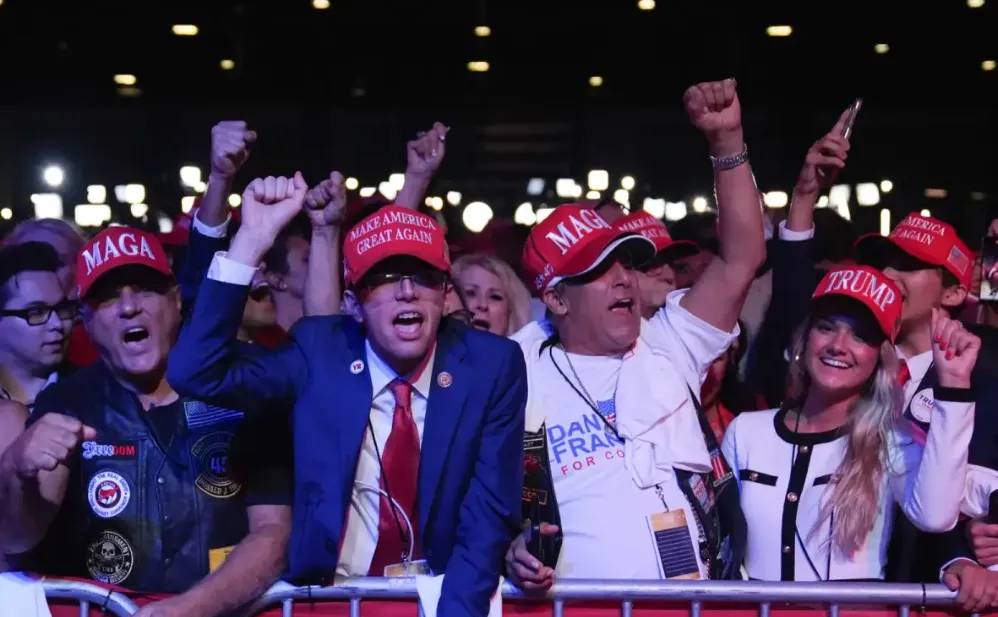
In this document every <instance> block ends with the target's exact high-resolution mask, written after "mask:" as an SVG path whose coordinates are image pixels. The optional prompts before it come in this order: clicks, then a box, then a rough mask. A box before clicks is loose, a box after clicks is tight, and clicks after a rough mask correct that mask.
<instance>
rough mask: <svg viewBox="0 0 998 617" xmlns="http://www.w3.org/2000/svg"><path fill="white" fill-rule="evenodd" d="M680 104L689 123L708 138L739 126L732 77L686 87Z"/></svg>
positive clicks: (738, 110)
mask: <svg viewBox="0 0 998 617" xmlns="http://www.w3.org/2000/svg"><path fill="white" fill-rule="evenodd" d="M683 103H684V104H685V106H686V113H687V114H689V116H690V121H691V122H692V123H693V126H695V127H697V128H698V129H700V130H701V131H703V133H704V134H705V135H707V136H708V138H709V137H713V136H716V135H718V134H721V133H730V132H735V131H739V130H741V128H742V108H741V106H740V105H739V104H738V94H737V93H736V92H735V80H734V79H725V80H724V81H711V82H704V83H699V84H697V85H695V86H690V88H689V89H687V90H686V93H685V94H684V95H683ZM732 154H737V153H732Z"/></svg>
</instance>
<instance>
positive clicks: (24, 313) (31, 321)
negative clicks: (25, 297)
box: [0, 300, 80, 326]
mask: <svg viewBox="0 0 998 617" xmlns="http://www.w3.org/2000/svg"><path fill="white" fill-rule="evenodd" d="M52 313H55V314H56V315H58V316H59V319H61V320H63V321H72V320H74V319H76V316H77V315H79V314H80V303H79V302H77V301H75V300H66V301H64V302H60V303H59V304H56V305H55V306H47V305H37V306H29V307H28V308H23V309H4V310H0V317H20V318H21V319H23V320H24V321H26V322H28V325H29V326H43V325H45V324H46V323H48V321H49V319H51V318H52Z"/></svg>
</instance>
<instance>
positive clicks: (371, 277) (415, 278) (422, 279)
mask: <svg viewBox="0 0 998 617" xmlns="http://www.w3.org/2000/svg"><path fill="white" fill-rule="evenodd" d="M406 279H408V280H409V282H411V283H412V284H413V285H418V286H419V287H424V288H426V289H440V288H442V287H443V286H444V284H445V283H446V282H447V274H446V273H444V272H440V271H439V270H420V271H418V272H412V273H409V274H400V273H398V272H375V273H372V274H368V275H367V276H365V277H364V279H363V280H362V281H360V283H359V284H358V285H357V286H358V287H360V288H362V289H367V290H371V289H375V288H378V287H381V286H383V285H395V284H399V283H401V282H402V281H404V280H406Z"/></svg>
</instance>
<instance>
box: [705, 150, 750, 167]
mask: <svg viewBox="0 0 998 617" xmlns="http://www.w3.org/2000/svg"><path fill="white" fill-rule="evenodd" d="M747 161H748V145H743V146H742V151H741V152H739V153H738V154H732V155H731V156H721V157H713V156H712V157H710V162H711V164H712V165H713V166H714V170H715V171H728V170H729V169H734V168H735V167H738V166H739V165H744V164H745V163H746V162H747Z"/></svg>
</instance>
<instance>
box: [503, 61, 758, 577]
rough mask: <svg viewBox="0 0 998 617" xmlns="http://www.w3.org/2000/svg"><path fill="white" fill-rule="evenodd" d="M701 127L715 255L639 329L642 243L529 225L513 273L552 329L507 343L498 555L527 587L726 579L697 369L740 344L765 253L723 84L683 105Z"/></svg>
mask: <svg viewBox="0 0 998 617" xmlns="http://www.w3.org/2000/svg"><path fill="white" fill-rule="evenodd" d="M685 102H686V107H687V111H688V113H689V115H690V118H691V120H692V122H693V124H694V125H695V126H696V127H697V128H699V129H700V130H701V131H703V132H704V134H705V136H706V137H707V139H708V143H709V145H710V153H711V160H712V162H713V166H714V171H715V183H716V188H717V201H718V204H719V209H720V210H721V212H722V214H721V219H720V220H721V224H720V239H721V245H722V246H721V257H719V258H718V259H715V260H714V261H713V262H712V264H711V265H710V266H709V267H708V269H707V271H706V272H705V273H704V275H703V276H702V277H701V279H700V280H699V281H698V282H697V283H696V285H694V286H693V288H692V289H690V290H684V291H677V292H674V293H672V294H671V295H670V296H669V298H668V300H667V302H666V304H665V306H664V307H663V308H662V309H661V310H660V311H658V312H656V313H655V314H654V315H652V317H651V319H649V320H648V321H646V322H642V319H641V305H640V300H639V290H638V285H637V282H636V280H635V275H634V273H633V272H632V271H631V268H632V267H633V266H636V265H639V264H640V263H642V262H643V261H646V260H648V259H650V258H651V257H653V256H654V254H655V245H654V244H653V243H652V242H651V241H650V240H649V239H647V238H645V237H643V236H641V235H640V234H635V233H621V232H620V231H619V230H616V229H614V228H612V227H611V226H610V225H609V224H608V223H607V222H606V221H605V220H604V219H603V218H601V217H600V216H599V215H598V214H597V213H596V212H595V211H593V210H592V209H590V208H587V207H583V206H578V205H566V206H561V207H559V208H557V209H555V210H554V212H552V213H551V215H550V216H549V217H548V218H547V219H545V220H544V221H543V222H541V223H540V224H538V225H537V226H536V227H534V229H533V230H532V232H531V234H530V238H529V239H528V241H527V245H526V247H525V248H524V259H523V264H524V267H525V268H526V269H527V270H528V271H529V272H530V274H531V277H532V282H533V284H534V286H535V289H536V291H537V292H538V294H539V295H540V296H541V298H542V299H543V301H544V303H545V305H546V306H547V308H548V309H549V310H550V311H551V314H552V319H551V322H550V323H546V324H538V323H534V324H531V325H528V326H527V327H526V328H524V329H523V330H521V331H520V332H518V333H517V334H516V335H514V337H513V338H514V339H515V340H517V342H519V343H520V345H521V348H522V349H523V352H524V356H525V359H526V363H527V374H528V387H529V401H528V404H527V412H526V415H527V420H526V431H527V434H526V437H525V444H524V446H525V473H526V479H525V488H524V518H525V519H527V522H526V525H525V527H526V529H525V530H524V533H523V534H521V535H520V536H519V537H518V538H517V540H516V541H515V542H514V543H513V545H512V546H511V548H510V550H509V551H508V552H507V556H506V562H507V573H508V575H509V576H510V578H511V579H512V580H513V581H514V582H516V583H517V584H519V585H521V586H523V587H525V588H544V587H547V586H549V585H550V584H551V583H552V582H553V580H554V578H555V576H556V575H557V576H561V577H567V578H615V579H663V578H672V579H695V578H700V579H703V578H721V577H734V576H737V571H738V567H739V566H740V565H741V563H740V562H741V557H740V555H741V551H740V547H739V546H738V544H740V542H739V538H738V536H739V529H738V528H739V527H741V528H742V532H741V533H743V531H744V529H743V528H744V519H741V518H740V517H738V516H737V506H735V512H733V513H732V514H731V515H730V516H728V517H727V520H722V519H723V518H725V517H723V516H722V515H719V510H720V505H721V500H722V499H724V500H725V501H730V497H729V496H730V495H734V496H735V499H737V493H736V492H735V491H737V488H736V487H735V486H734V482H729V481H728V480H730V469H727V468H726V467H725V466H724V462H723V457H722V456H721V455H720V452H719V450H718V449H717V445H716V442H714V443H713V444H710V443H708V442H707V440H706V437H705V434H704V433H705V432H708V433H709V429H707V430H706V431H705V430H704V424H703V423H702V422H701V418H700V414H699V413H698V412H697V407H698V401H697V400H696V395H695V394H694V392H698V391H699V389H700V385H701V383H702V381H703V379H704V377H705V374H706V371H707V368H708V366H709V365H710V364H711V363H712V362H713V361H714V359H715V358H716V357H717V356H718V355H720V354H721V353H722V352H723V351H724V350H725V349H726V348H727V347H728V346H729V345H730V344H731V341H732V340H733V339H734V338H735V337H736V336H737V318H738V314H739V311H740V310H741V307H742V303H743V302H744V298H745V294H746V291H747V289H748V286H749V285H750V284H751V282H752V279H753V276H754V275H755V271H756V269H757V268H758V267H759V265H760V264H761V263H762V261H763V258H764V243H763V232H762V214H761V209H760V205H759V199H758V191H757V189H756V187H755V183H754V180H753V177H752V172H751V169H750V167H749V165H748V164H747V161H748V157H747V150H746V149H745V145H744V141H743V139H742V130H741V113H740V108H739V105H738V99H737V96H736V95H735V84H734V82H733V81H731V80H728V81H724V82H716V83H705V84H699V85H697V86H694V87H692V88H690V89H689V90H688V91H687V92H686V95H685Z"/></svg>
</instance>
